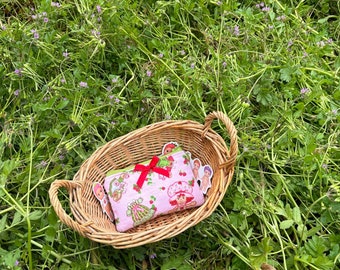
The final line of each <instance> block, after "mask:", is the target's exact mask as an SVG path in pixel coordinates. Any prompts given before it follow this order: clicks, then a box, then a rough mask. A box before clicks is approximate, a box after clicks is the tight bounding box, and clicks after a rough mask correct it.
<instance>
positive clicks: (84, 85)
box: [79, 82, 88, 88]
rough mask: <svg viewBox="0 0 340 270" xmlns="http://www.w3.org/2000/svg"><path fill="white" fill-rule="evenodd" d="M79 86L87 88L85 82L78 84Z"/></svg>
mask: <svg viewBox="0 0 340 270" xmlns="http://www.w3.org/2000/svg"><path fill="white" fill-rule="evenodd" d="M79 86H80V87H82V88H88V85H87V82H80V83H79Z"/></svg>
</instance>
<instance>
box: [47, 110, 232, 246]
mask: <svg viewBox="0 0 340 270" xmlns="http://www.w3.org/2000/svg"><path fill="white" fill-rule="evenodd" d="M214 119H219V120H221V121H222V122H223V123H224V125H225V127H226V129H227V131H228V134H229V137H230V148H229V149H228V148H227V146H226V143H225V141H224V140H223V139H222V137H221V136H220V135H218V134H217V133H216V132H215V131H213V130H212V129H211V123H212V121H213V120H214ZM169 141H176V142H178V143H179V144H180V145H181V146H182V148H183V149H185V150H187V151H190V152H191V154H192V157H198V158H199V159H200V160H201V161H202V163H203V164H210V166H211V167H212V169H213V171H214V175H213V178H212V179H211V182H212V186H211V188H210V189H209V191H208V193H207V195H206V200H205V203H204V204H203V205H202V206H200V207H198V208H192V209H188V210H185V211H181V212H175V213H172V214H168V215H164V216H159V217H157V218H156V219H153V220H150V221H148V222H147V223H144V224H142V225H139V226H137V227H135V228H133V229H130V230H129V231H127V232H124V233H120V232H117V230H116V228H115V225H114V223H112V222H110V220H109V219H108V217H107V216H106V215H105V214H104V213H103V211H102V209H101V206H100V204H99V202H98V201H97V199H96V198H95V196H94V195H93V193H92V183H93V182H100V183H102V184H103V182H104V179H105V177H106V173H107V172H108V171H109V170H112V169H121V168H125V167H128V166H130V165H133V164H136V163H140V162H143V161H145V160H147V159H151V158H152V157H153V156H155V155H159V153H160V149H162V146H163V145H164V144H165V143H167V142H169ZM237 151H238V145H237V135H236V129H235V127H234V125H233V123H232V122H231V121H230V119H229V118H228V117H227V116H226V115H225V114H223V113H221V112H213V113H210V114H209V115H208V116H207V117H206V119H205V123H204V125H202V124H200V123H197V122H194V121H190V120H183V121H162V122H158V123H155V124H152V125H148V126H145V127H143V128H140V129H138V130H135V131H133V132H130V133H128V134H126V135H124V136H121V137H119V138H116V139H114V140H112V141H110V142H108V143H107V144H105V145H104V146H102V147H101V148H99V149H97V150H96V151H95V152H94V153H93V154H92V155H91V157H90V158H88V159H87V160H86V161H85V162H84V163H83V164H82V165H81V167H80V169H79V171H78V172H77V173H76V175H75V176H74V178H73V180H72V181H69V180H56V181H54V182H53V183H52V185H51V187H50V190H49V195H50V200H51V204H52V205H53V207H54V209H55V211H56V213H57V215H58V216H59V218H60V220H61V221H62V222H63V223H64V224H66V225H67V226H69V227H70V228H72V229H74V230H76V231H77V232H79V233H80V234H81V235H82V236H84V237H87V238H89V239H91V240H93V241H96V242H100V243H104V244H108V245H112V246H113V247H115V248H120V249H121V248H130V247H135V246H140V245H144V244H147V243H152V242H156V241H160V240H162V239H165V238H169V237H173V236H175V235H177V234H179V233H181V232H183V231H184V230H186V229H188V228H189V227H192V226H194V225H195V224H197V223H198V222H200V221H201V220H203V219H205V218H207V217H208V216H210V214H211V213H212V212H213V211H214V210H215V209H216V207H217V206H218V205H219V203H220V202H221V200H222V199H223V197H224V194H225V192H226V190H227V188H228V186H229V184H230V182H231V179H232V176H233V174H234V165H235V161H236V155H237ZM62 187H64V188H66V189H67V190H68V193H69V206H70V209H71V212H72V215H73V216H72V217H71V216H70V215H69V214H67V213H66V211H65V210H64V209H63V207H62V205H61V203H60V201H59V199H58V190H59V189H60V188H62Z"/></svg>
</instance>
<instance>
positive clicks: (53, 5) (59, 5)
mask: <svg viewBox="0 0 340 270" xmlns="http://www.w3.org/2000/svg"><path fill="white" fill-rule="evenodd" d="M51 6H52V7H57V8H60V7H61V4H60V3H58V2H51Z"/></svg>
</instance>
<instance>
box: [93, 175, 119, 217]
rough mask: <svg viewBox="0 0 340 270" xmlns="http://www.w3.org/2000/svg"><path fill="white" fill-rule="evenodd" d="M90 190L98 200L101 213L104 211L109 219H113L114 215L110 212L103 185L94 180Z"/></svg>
mask: <svg viewBox="0 0 340 270" xmlns="http://www.w3.org/2000/svg"><path fill="white" fill-rule="evenodd" d="M92 190H93V193H94V196H96V198H97V199H98V201H99V202H100V205H101V207H102V209H103V213H105V214H106V215H107V216H108V217H109V218H110V220H111V221H113V220H114V216H113V213H112V209H111V205H110V202H109V198H108V197H107V195H106V193H105V192H104V188H103V186H102V185H101V184H100V183H98V182H95V183H93V185H92Z"/></svg>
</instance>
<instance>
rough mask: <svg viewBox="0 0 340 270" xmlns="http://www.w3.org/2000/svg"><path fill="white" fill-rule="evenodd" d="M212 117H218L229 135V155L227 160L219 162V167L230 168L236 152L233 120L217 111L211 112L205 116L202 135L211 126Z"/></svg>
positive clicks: (235, 132)
mask: <svg viewBox="0 0 340 270" xmlns="http://www.w3.org/2000/svg"><path fill="white" fill-rule="evenodd" d="M214 119H219V120H221V121H222V122H223V123H224V124H225V126H226V128H227V131H228V133H229V136H230V149H229V154H230V157H229V158H228V161H227V162H225V163H222V164H220V168H223V167H227V168H228V170H229V168H232V167H233V166H234V165H235V162H236V156H237V152H238V143H237V130H236V128H235V126H234V124H233V122H232V121H231V120H230V119H229V117H228V116H226V115H225V114H224V113H222V112H219V111H218V112H211V113H209V114H208V115H207V116H206V118H205V123H204V130H203V136H205V135H206V133H207V132H208V130H209V129H210V128H211V123H212V121H213V120H214Z"/></svg>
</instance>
